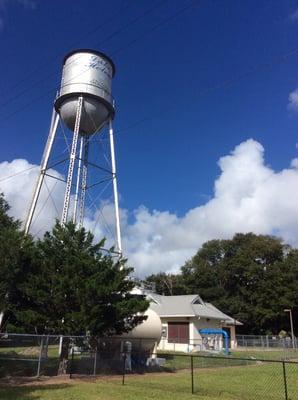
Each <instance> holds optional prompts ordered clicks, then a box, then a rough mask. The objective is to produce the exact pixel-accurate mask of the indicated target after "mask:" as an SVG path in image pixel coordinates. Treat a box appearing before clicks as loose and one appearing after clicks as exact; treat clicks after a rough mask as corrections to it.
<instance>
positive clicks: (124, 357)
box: [122, 353, 126, 385]
mask: <svg viewBox="0 0 298 400" xmlns="http://www.w3.org/2000/svg"><path fill="white" fill-rule="evenodd" d="M125 367H126V353H124V354H123V365H122V385H124V383H125Z"/></svg>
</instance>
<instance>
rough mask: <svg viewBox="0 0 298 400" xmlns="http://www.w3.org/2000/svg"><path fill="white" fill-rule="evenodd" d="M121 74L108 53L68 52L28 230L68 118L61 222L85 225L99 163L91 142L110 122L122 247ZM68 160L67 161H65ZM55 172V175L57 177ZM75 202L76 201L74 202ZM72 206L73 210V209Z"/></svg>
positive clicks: (116, 218) (34, 195)
mask: <svg viewBox="0 0 298 400" xmlns="http://www.w3.org/2000/svg"><path fill="white" fill-rule="evenodd" d="M114 74H115V66H114V63H113V61H112V60H111V59H110V58H109V57H107V56H106V55H105V54H103V53H101V52H99V51H95V50H89V49H80V50H75V51H72V52H71V53H69V54H67V55H66V56H65V58H64V61H63V72H62V80H61V86H60V91H59V94H58V95H57V97H56V99H55V102H54V108H53V115H52V121H51V126H50V131H49V135H48V139H47V143H46V146H45V149H44V154H43V158H42V161H41V166H40V173H39V176H38V180H37V183H36V186H35V189H34V193H33V197H32V202H31V205H30V209H29V212H28V216H27V220H26V225H25V232H26V233H28V232H29V230H30V227H31V224H32V220H33V217H34V214H35V212H36V206H37V203H38V200H39V197H40V192H41V190H42V187H43V184H44V178H45V176H49V174H48V170H49V168H50V166H49V160H50V157H51V153H52V151H53V144H54V142H55V138H56V133H57V127H58V124H59V122H62V123H63V124H64V125H65V126H66V127H67V128H68V129H69V130H70V131H71V134H72V138H71V142H70V146H69V153H68V156H67V160H66V161H67V164H68V168H67V171H66V170H65V176H66V179H65V194H64V201H63V209H62V214H61V219H60V221H61V224H65V223H66V222H67V221H68V220H69V218H72V220H73V222H74V223H76V224H78V225H79V226H82V224H83V220H84V211H85V198H86V192H87V190H88V187H91V186H94V185H95V183H93V184H92V182H91V183H90V182H89V183H88V185H87V179H88V168H89V167H90V165H92V166H94V165H95V164H94V163H92V162H91V161H90V160H89V147H90V144H91V143H92V142H93V141H96V138H97V137H98V136H99V135H102V131H103V129H104V128H105V127H108V139H109V151H110V166H111V168H110V170H108V169H106V172H107V173H108V174H110V175H109V176H110V179H111V181H112V184H113V201H114V209H115V215H114V216H115V228H116V246H117V251H118V252H119V254H121V252H122V248H121V236H120V222H119V208H118V192H117V178H116V165H115V151H114V138H113V126H112V121H113V118H114V115H115V108H114V101H113V98H112V94H111V84H112V78H113V76H114ZM64 161H65V160H64ZM52 177H53V176H52ZM71 202H72V204H70V203H71ZM70 211H71V213H72V215H69V214H70Z"/></svg>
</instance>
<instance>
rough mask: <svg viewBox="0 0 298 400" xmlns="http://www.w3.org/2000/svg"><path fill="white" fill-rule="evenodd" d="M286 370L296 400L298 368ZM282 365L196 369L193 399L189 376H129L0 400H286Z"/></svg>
mask: <svg viewBox="0 0 298 400" xmlns="http://www.w3.org/2000/svg"><path fill="white" fill-rule="evenodd" d="M293 366H294V367H293V368H292V367H291V368H287V375H288V393H289V399H290V400H298V366H297V365H295V364H293ZM280 368H281V366H280V364H273V363H270V364H260V365H251V366H236V367H231V368H217V369H200V370H199V369H196V370H195V374H194V388H195V396H193V395H192V394H191V377H190V372H189V371H179V372H173V373H166V374H165V373H162V374H157V373H154V374H144V375H129V376H127V377H126V381H125V385H124V386H122V385H121V377H120V376H118V377H113V378H104V377H103V378H100V377H99V378H97V380H96V381H92V380H90V381H88V380H86V379H85V380H84V381H81V380H76V379H74V380H71V381H70V383H68V382H67V381H65V382H64V383H63V382H61V383H58V382H56V384H54V385H49V384H48V385H43V386H31V387H28V386H27V387H14V388H13V387H9V388H8V387H7V388H3V387H2V388H0V399H1V400H38V399H42V400H87V399H88V400H139V399H144V400H151V399H152V400H153V399H157V400H186V399H193V398H199V399H202V400H203V399H205V400H215V399H222V400H236V399H239V400H258V399H260V400H263V399H266V400H267V399H268V400H280V399H284V386H283V375H282V371H281V370H280Z"/></svg>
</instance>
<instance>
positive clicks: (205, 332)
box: [198, 328, 229, 355]
mask: <svg viewBox="0 0 298 400" xmlns="http://www.w3.org/2000/svg"><path fill="white" fill-rule="evenodd" d="M198 332H199V334H200V335H222V336H223V337H224V341H225V354H226V355H229V335H228V333H227V332H226V331H224V330H223V329H214V328H210V329H198Z"/></svg>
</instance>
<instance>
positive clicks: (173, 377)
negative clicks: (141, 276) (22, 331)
mask: <svg viewBox="0 0 298 400" xmlns="http://www.w3.org/2000/svg"><path fill="white" fill-rule="evenodd" d="M65 343H67V345H68V348H69V352H68V362H67V370H66V372H67V374H68V376H69V378H72V379H75V378H77V377H82V376H84V377H88V376H89V377H94V376H96V377H99V378H100V377H104V378H105V379H106V378H107V377H112V379H116V380H118V381H119V384H120V385H130V386H132V387H134V388H136V389H140V391H141V390H144V389H146V388H148V390H153V389H155V390H157V391H158V390H161V391H168V392H169V393H171V392H175V393H179V392H181V393H192V394H194V395H197V396H198V397H199V396H205V397H208V396H210V397H214V398H220V397H223V398H227V399H245V400H255V399H256V400H258V399H260V400H261V399H262V400H263V399H269V400H270V399H271V400H278V399H285V400H298V362H296V361H284V360H283V361H282V360H264V359H258V358H254V357H233V356H221V355H216V354H212V355H210V354H203V353H195V352H194V353H188V354H185V353H184V354H183V353H177V352H176V353H172V352H161V351H159V352H156V343H155V342H154V340H153V339H131V338H125V337H113V338H90V337H78V336H77V337H62V336H35V335H3V336H2V337H0V382H1V380H2V382H4V383H5V382H6V381H9V379H12V378H13V379H16V378H18V377H26V379H28V380H34V379H35V378H38V377H39V376H43V377H52V376H55V375H57V374H58V370H59V363H60V356H59V354H60V352H61V348H62V344H64V345H65ZM144 374H145V375H144ZM49 379H51V378H49Z"/></svg>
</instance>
